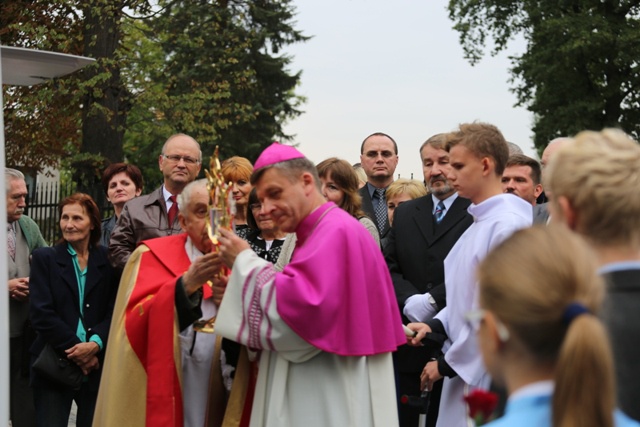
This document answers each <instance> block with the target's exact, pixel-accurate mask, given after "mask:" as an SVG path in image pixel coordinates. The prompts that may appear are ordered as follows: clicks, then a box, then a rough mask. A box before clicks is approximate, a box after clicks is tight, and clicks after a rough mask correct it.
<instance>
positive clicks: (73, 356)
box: [64, 341, 100, 375]
mask: <svg viewBox="0 0 640 427" xmlns="http://www.w3.org/2000/svg"><path fill="white" fill-rule="evenodd" d="M99 351H100V346H99V345H98V343H96V342H93V341H89V342H81V343H78V344H76V345H74V346H73V347H71V348H68V349H66V350H65V351H64V352H65V353H66V354H67V358H69V360H71V361H72V362H74V363H75V364H76V365H78V366H79V367H80V369H82V373H83V374H84V375H89V372H91V371H93V370H95V369H98V368H100V362H99V361H98V357H97V356H96V354H98V352H99Z"/></svg>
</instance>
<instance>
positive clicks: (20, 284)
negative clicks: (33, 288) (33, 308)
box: [9, 277, 29, 301]
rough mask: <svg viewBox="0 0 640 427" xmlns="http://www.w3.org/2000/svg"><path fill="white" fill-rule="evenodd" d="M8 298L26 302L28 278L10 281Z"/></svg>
mask: <svg viewBox="0 0 640 427" xmlns="http://www.w3.org/2000/svg"><path fill="white" fill-rule="evenodd" d="M9 297H10V298H12V299H14V300H17V301H26V300H27V299H28V298H29V278H28V277H19V278H16V279H10V280H9Z"/></svg>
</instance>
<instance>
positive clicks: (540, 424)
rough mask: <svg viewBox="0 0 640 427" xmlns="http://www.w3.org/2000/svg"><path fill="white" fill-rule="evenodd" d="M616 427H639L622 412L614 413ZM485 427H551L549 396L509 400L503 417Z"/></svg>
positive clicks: (639, 425)
mask: <svg viewBox="0 0 640 427" xmlns="http://www.w3.org/2000/svg"><path fill="white" fill-rule="evenodd" d="M614 421H615V426H616V427H640V423H638V422H636V421H634V420H632V419H631V418H629V417H627V416H626V415H624V414H623V413H622V412H620V411H618V410H616V411H615V413H614ZM485 427H551V395H550V394H542V395H537V396H523V397H521V398H516V399H513V400H509V402H508V403H507V409H506V411H505V414H504V416H503V417H501V418H498V419H497V420H495V421H492V422H490V423H488V424H485Z"/></svg>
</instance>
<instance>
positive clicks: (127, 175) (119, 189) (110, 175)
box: [100, 163, 143, 247]
mask: <svg viewBox="0 0 640 427" xmlns="http://www.w3.org/2000/svg"><path fill="white" fill-rule="evenodd" d="M102 187H103V188H104V192H105V194H106V195H107V200H108V201H109V202H111V204H112V205H113V213H114V214H113V215H112V216H110V217H109V218H105V219H103V220H102V227H101V228H102V236H101V238H100V244H101V245H102V246H107V247H108V246H109V239H111V232H112V231H113V228H114V227H115V226H116V222H117V221H118V218H119V217H120V212H122V208H123V207H124V204H125V203H127V202H128V201H129V200H131V199H133V198H134V197H138V196H139V195H140V194H141V193H142V187H143V180H142V173H141V172H140V169H138V168H137V167H136V166H134V165H130V164H127V163H113V164H111V165H109V166H107V168H106V169H105V170H104V172H103V173H102Z"/></svg>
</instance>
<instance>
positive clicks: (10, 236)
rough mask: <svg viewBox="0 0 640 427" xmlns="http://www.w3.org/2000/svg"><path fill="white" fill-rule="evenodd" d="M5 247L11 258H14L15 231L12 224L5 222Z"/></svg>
mask: <svg viewBox="0 0 640 427" xmlns="http://www.w3.org/2000/svg"><path fill="white" fill-rule="evenodd" d="M7 248H8V249H9V255H11V259H12V260H14V261H15V259H16V233H15V232H14V231H13V224H7Z"/></svg>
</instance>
